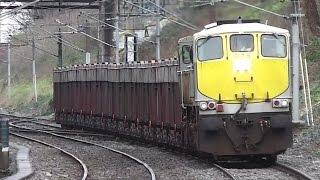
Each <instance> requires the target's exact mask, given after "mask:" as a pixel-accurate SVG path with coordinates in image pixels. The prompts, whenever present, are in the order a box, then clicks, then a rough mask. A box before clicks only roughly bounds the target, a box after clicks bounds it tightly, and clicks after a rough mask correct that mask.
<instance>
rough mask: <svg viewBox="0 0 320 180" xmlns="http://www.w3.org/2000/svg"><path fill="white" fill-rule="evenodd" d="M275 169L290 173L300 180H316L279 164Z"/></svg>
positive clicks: (276, 164)
mask: <svg viewBox="0 0 320 180" xmlns="http://www.w3.org/2000/svg"><path fill="white" fill-rule="evenodd" d="M274 168H278V169H280V170H281V171H285V172H288V173H289V174H292V175H295V176H296V177H297V178H298V179H306V180H314V178H312V177H310V176H309V175H307V174H306V173H304V172H302V171H300V170H298V169H296V168H293V167H291V166H288V165H285V164H282V163H279V162H276V163H275V164H274Z"/></svg>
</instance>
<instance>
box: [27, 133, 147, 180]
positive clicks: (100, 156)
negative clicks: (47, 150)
mask: <svg viewBox="0 0 320 180" xmlns="http://www.w3.org/2000/svg"><path fill="white" fill-rule="evenodd" d="M27 136H29V137H32V138H35V139H39V140H42V141H45V142H48V143H50V144H53V145H56V146H58V147H61V148H63V149H64V150H66V151H68V152H70V153H72V154H74V155H75V156H77V157H78V158H79V159H81V160H82V161H83V162H84V163H85V164H86V166H87V168H88V178H87V179H106V178H108V179H129V178H130V179H150V175H149V172H148V171H147V170H145V168H144V167H143V166H142V165H138V164H137V163H136V162H134V161H132V160H130V159H128V158H126V157H124V156H122V155H119V154H116V153H113V152H110V151H109V150H105V149H103V148H100V147H96V146H92V145H86V144H83V143H79V142H74V141H71V140H65V139H61V138H57V137H53V136H52V137H51V136H48V135H38V134H37V135H32V134H28V135H27ZM60 162H61V163H63V161H60ZM65 170H66V169H65ZM81 172H82V171H78V173H81ZM55 173H58V172H55ZM52 179H54V178H52Z"/></svg>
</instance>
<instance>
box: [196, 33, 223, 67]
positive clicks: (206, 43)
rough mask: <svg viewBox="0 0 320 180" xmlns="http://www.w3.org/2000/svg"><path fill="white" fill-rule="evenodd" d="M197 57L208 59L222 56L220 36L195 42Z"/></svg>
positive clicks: (203, 59)
mask: <svg viewBox="0 0 320 180" xmlns="http://www.w3.org/2000/svg"><path fill="white" fill-rule="evenodd" d="M197 47H198V48H197V52H198V59H199V60H200V61H208V60H214V59H221V58H222V57H223V45H222V38H221V37H219V36H216V37H212V36H208V37H207V38H203V39H199V40H198V42H197Z"/></svg>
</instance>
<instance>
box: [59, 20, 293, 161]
mask: <svg viewBox="0 0 320 180" xmlns="http://www.w3.org/2000/svg"><path fill="white" fill-rule="evenodd" d="M289 39H290V35H289V32H288V31H287V30H285V29H280V28H277V27H273V26H269V25H265V24H260V23H231V24H220V25H217V24H210V25H208V26H206V27H205V29H204V30H202V31H201V32H198V33H196V34H194V35H193V36H190V37H185V38H182V39H180V41H179V58H178V60H165V61H160V62H159V61H150V62H143V61H141V62H133V63H126V64H108V63H102V64H91V65H77V66H71V67H64V68H58V69H55V70H54V106H55V113H56V116H55V117H56V121H57V122H58V123H61V124H62V126H65V127H73V128H88V129H89V128H90V129H99V130H103V131H106V132H113V133H117V134H121V135H127V136H133V137H137V138H139V139H142V140H146V141H152V142H156V143H159V144H167V145H170V146H175V147H180V148H183V149H188V150H192V151H197V152H205V153H211V154H213V155H214V156H216V157H234V156H236V157H258V158H262V159H265V160H267V161H269V162H275V161H276V156H277V155H278V154H280V153H283V152H285V151H286V149H287V148H289V147H290V146H291V145H292V130H291V125H292V123H291V111H290V109H291V108H290V106H291V100H292V93H291V89H292V88H291V72H290V68H289V67H290V46H289V45H290V43H289Z"/></svg>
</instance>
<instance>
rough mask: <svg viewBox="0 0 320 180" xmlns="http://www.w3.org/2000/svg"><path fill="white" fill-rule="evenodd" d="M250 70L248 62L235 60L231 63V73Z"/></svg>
mask: <svg viewBox="0 0 320 180" xmlns="http://www.w3.org/2000/svg"><path fill="white" fill-rule="evenodd" d="M250 68H251V64H250V61H249V60H237V61H235V62H234V63H233V71H249V70H250Z"/></svg>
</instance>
